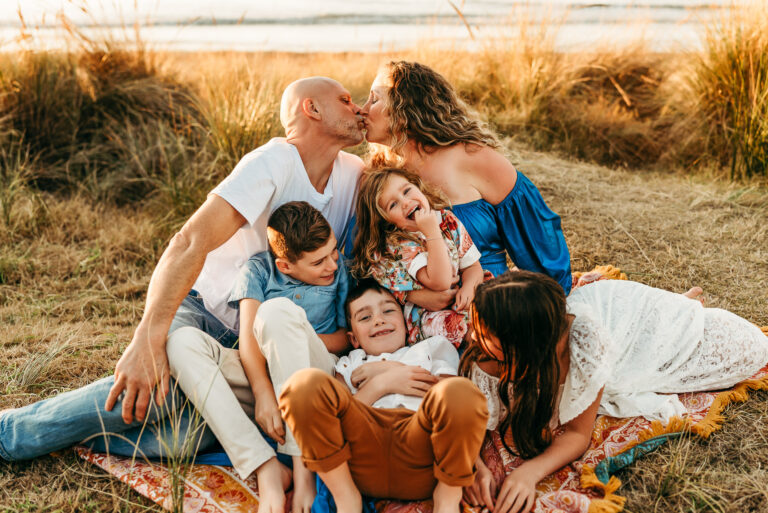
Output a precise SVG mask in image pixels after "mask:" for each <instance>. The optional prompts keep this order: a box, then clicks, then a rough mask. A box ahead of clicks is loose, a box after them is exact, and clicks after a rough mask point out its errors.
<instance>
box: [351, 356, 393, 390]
mask: <svg viewBox="0 0 768 513" xmlns="http://www.w3.org/2000/svg"><path fill="white" fill-rule="evenodd" d="M401 365H404V364H402V363H400V362H395V361H391V360H382V361H380V362H369V363H364V364H362V365H361V366H360V367H358V368H357V369H355V370H353V371H352V375H351V376H350V381H352V386H353V387H355V388H360V387H361V386H363V385H364V384H365V383H366V382H367V381H368V380H369V379H371V378H373V377H374V376H378V375H379V374H381V373H383V372H386V371H387V370H388V369H391V368H393V367H398V366H401Z"/></svg>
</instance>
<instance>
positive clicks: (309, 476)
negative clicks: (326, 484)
mask: <svg viewBox="0 0 768 513" xmlns="http://www.w3.org/2000/svg"><path fill="white" fill-rule="evenodd" d="M316 494H317V489H316V487H315V473H314V472H312V471H310V470H309V469H308V468H307V467H305V466H304V463H303V462H302V461H301V457H299V456H294V458H293V501H292V504H291V511H292V513H310V511H311V510H312V503H313V502H314V501H315V495H316Z"/></svg>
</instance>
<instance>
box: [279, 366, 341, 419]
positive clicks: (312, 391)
mask: <svg viewBox="0 0 768 513" xmlns="http://www.w3.org/2000/svg"><path fill="white" fill-rule="evenodd" d="M336 385H338V383H336V380H335V379H334V378H333V377H332V376H330V375H329V374H328V373H326V372H323V371H322V370H320V369H311V368H310V369H301V370H300V371H297V372H295V373H294V374H293V375H292V376H291V377H290V378H289V379H288V381H286V382H285V385H283V391H282V393H281V394H280V398H279V402H280V410H281V411H282V412H283V415H286V416H288V415H290V416H294V417H296V418H299V417H302V418H304V417H308V416H311V415H312V412H315V411H317V410H318V409H319V408H322V407H324V406H331V407H336V406H338V404H339V402H340V397H339V394H338V393H337V392H338V391H337V390H336Z"/></svg>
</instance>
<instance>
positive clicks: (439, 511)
mask: <svg viewBox="0 0 768 513" xmlns="http://www.w3.org/2000/svg"><path fill="white" fill-rule="evenodd" d="M461 494H462V488H461V486H449V485H447V484H445V483H443V482H442V481H438V482H437V486H436V487H435V491H434V492H432V500H433V502H434V506H433V508H432V511H433V513H458V512H459V510H460V508H459V503H460V502H461Z"/></svg>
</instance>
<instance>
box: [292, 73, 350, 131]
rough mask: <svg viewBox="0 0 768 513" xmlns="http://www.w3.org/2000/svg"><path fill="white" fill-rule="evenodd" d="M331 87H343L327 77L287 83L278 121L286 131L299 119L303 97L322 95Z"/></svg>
mask: <svg viewBox="0 0 768 513" xmlns="http://www.w3.org/2000/svg"><path fill="white" fill-rule="evenodd" d="M333 88H339V89H343V88H342V86H341V84H339V83H338V82H336V81H335V80H333V79H332V78H328V77H308V78H301V79H299V80H296V81H295V82H291V83H290V84H288V87H286V88H285V91H283V98H282V99H281V100H280V123H282V125H283V128H284V129H285V130H286V132H287V131H288V130H289V129H290V128H293V127H295V126H296V124H297V122H298V120H300V119H301V114H302V103H303V102H304V100H305V99H307V98H314V97H317V96H322V95H323V94H325V93H328V92H329V91H330V90H331V89H333Z"/></svg>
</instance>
